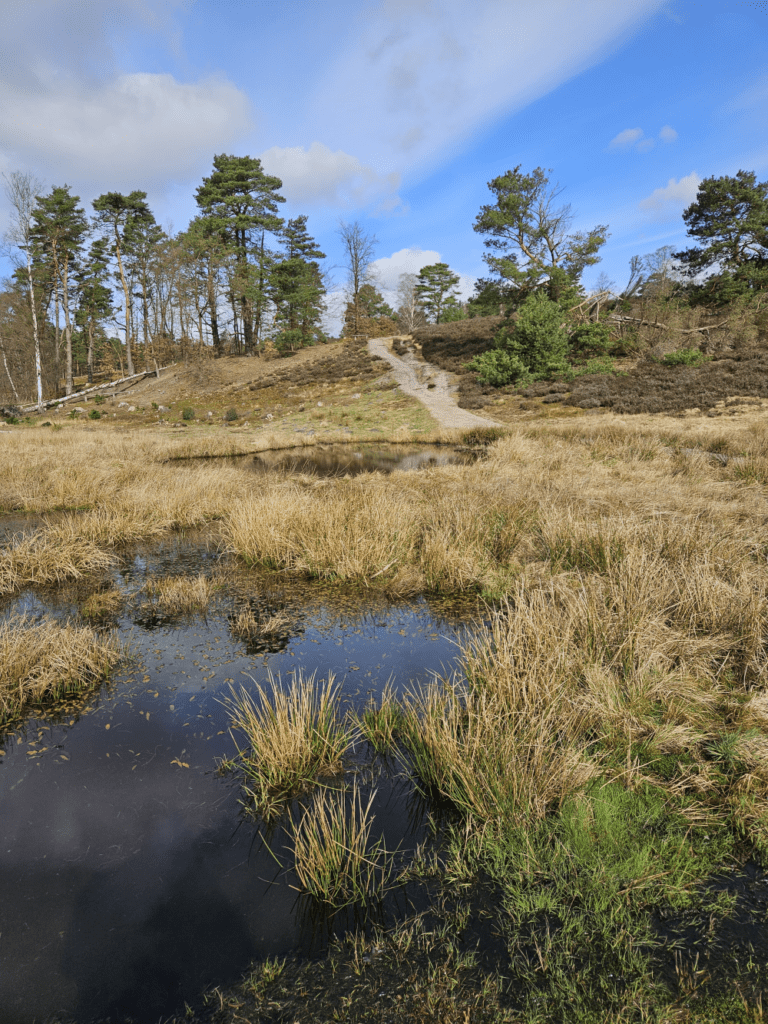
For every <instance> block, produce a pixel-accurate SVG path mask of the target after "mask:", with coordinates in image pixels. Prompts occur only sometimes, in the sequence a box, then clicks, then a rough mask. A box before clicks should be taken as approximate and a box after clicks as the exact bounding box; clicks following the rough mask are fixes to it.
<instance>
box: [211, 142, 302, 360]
mask: <svg viewBox="0 0 768 1024" xmlns="http://www.w3.org/2000/svg"><path fill="white" fill-rule="evenodd" d="M282 186H283V183H282V181H280V179H279V178H276V177H274V176H272V175H269V174H266V173H265V171H264V169H263V168H262V166H261V161H260V160H257V159H254V158H253V157H250V156H228V155H226V154H224V153H222V154H221V155H219V156H215V157H214V158H213V173H212V174H211V175H210V176H209V177H208V178H203V184H202V185H200V186H199V187H198V189H197V191H196V193H195V199H196V202H197V205H198V206H199V207H200V210H201V211H202V216H203V218H204V219H205V220H206V221H207V222H208V224H209V227H210V230H211V231H212V232H214V233H216V234H217V235H218V236H219V237H220V238H221V239H222V241H224V242H225V243H226V244H227V246H228V247H229V250H230V252H232V253H233V255H234V257H235V260H236V263H237V270H236V272H235V274H234V275H233V287H234V288H236V289H237V292H238V296H237V298H238V304H239V306H240V316H241V318H242V322H243V333H244V336H245V350H246V352H252V351H253V350H254V343H255V341H256V340H257V339H258V336H259V332H260V327H261V323H260V320H261V316H262V314H263V306H261V305H260V304H259V298H260V296H259V293H258V291H259V285H260V284H263V282H264V275H263V274H259V273H258V270H259V268H258V267H257V273H256V274H254V273H253V268H252V267H251V266H249V264H248V257H249V255H250V254H254V253H255V252H257V251H258V250H259V249H260V248H261V247H262V246H263V233H264V232H273V233H275V232H278V231H279V230H280V228H281V227H282V224H283V221H282V218H280V217H279V216H278V215H277V210H278V203H284V202H285V197H284V196H281V195H280V194H279V189H281V188H282ZM257 262H258V261H257ZM254 312H255V313H256V314H257V316H258V319H257V322H256V325H255V326H256V331H255V334H254Z"/></svg>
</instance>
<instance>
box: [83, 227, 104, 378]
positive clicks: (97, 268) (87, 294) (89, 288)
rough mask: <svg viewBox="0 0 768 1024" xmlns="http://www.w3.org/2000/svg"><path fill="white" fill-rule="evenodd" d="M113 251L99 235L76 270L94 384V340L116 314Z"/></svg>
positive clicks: (89, 369)
mask: <svg viewBox="0 0 768 1024" xmlns="http://www.w3.org/2000/svg"><path fill="white" fill-rule="evenodd" d="M109 264H110V253H109V248H108V245H107V242H106V240H105V239H103V238H97V239H96V240H95V241H94V242H93V243H92V244H91V248H90V250H89V252H88V257H87V259H86V260H84V261H83V262H82V263H81V265H80V266H79V267H78V269H77V270H76V272H75V279H76V281H77V288H78V291H79V293H80V303H79V305H78V308H77V312H76V314H75V322H76V323H77V325H78V327H79V328H80V330H81V332H82V333H83V334H86V332H87V338H88V356H87V362H88V383H89V384H92V383H93V340H94V330H95V328H96V326H97V325H98V324H100V323H101V322H102V321H103V320H106V319H107V318H108V317H110V316H112V289H111V288H110V287H109V285H108V284H107V282H108V280H109Z"/></svg>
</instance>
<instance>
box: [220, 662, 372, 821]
mask: <svg viewBox="0 0 768 1024" xmlns="http://www.w3.org/2000/svg"><path fill="white" fill-rule="evenodd" d="M269 687H270V688H269V690H268V691H267V690H266V689H265V688H264V687H262V686H260V685H259V684H256V686H255V692H254V693H249V692H248V690H246V689H245V688H244V687H243V688H241V690H240V692H239V693H237V692H236V691H235V690H234V688H233V689H232V695H231V697H230V698H228V699H227V701H226V702H225V706H226V707H227V710H228V711H229V713H230V718H231V722H232V728H233V729H237V730H239V731H240V732H242V733H243V734H244V735H245V738H246V740H247V743H248V748H247V749H246V750H241V751H239V757H238V760H237V763H238V765H239V767H240V768H241V770H242V771H243V773H244V774H245V776H246V777H247V779H248V780H249V782H248V784H247V785H246V786H244V791H245V793H246V795H247V797H248V798H249V800H250V801H251V804H252V808H253V810H254V811H255V813H257V814H263V815H265V816H269V815H271V814H274V813H275V812H276V811H279V810H280V809H282V807H283V806H284V803H285V801H286V800H287V799H288V798H290V797H291V796H293V795H294V794H295V793H297V792H299V791H300V790H301V789H302V788H304V787H305V786H307V785H308V784H309V783H311V782H313V781H314V780H315V779H317V777H318V776H320V775H330V774H333V773H335V772H337V771H338V770H339V768H340V767H341V758H342V757H343V755H344V754H345V753H346V751H347V750H348V749H349V747H350V746H351V744H352V741H353V738H354V730H353V729H352V727H351V726H350V725H348V724H345V723H343V722H342V721H341V720H340V718H339V716H338V712H337V700H338V693H339V686H338V684H335V683H334V681H333V676H332V675H331V676H329V677H328V680H327V681H326V682H325V683H322V684H316V682H315V677H314V675H312V676H310V677H309V678H308V679H305V678H304V677H303V676H301V674H295V675H294V676H293V678H292V680H291V684H290V686H289V687H287V688H284V687H283V686H282V685H281V683H280V681H279V680H275V679H273V678H272V677H271V676H270V679H269Z"/></svg>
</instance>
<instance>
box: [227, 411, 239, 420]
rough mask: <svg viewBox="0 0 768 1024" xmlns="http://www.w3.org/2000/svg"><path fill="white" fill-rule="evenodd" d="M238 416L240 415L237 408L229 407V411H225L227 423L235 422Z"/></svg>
mask: <svg viewBox="0 0 768 1024" xmlns="http://www.w3.org/2000/svg"><path fill="white" fill-rule="evenodd" d="M238 418H239V417H238V412H237V409H227V411H226V412H225V413H224V419H225V421H226V422H227V423H234V422H235V420H236V419H238Z"/></svg>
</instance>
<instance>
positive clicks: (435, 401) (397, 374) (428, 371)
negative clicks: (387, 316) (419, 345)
mask: <svg viewBox="0 0 768 1024" xmlns="http://www.w3.org/2000/svg"><path fill="white" fill-rule="evenodd" d="M391 344H392V338H371V339H370V341H369V342H368V351H369V352H370V354H371V355H372V356H378V357H379V358H380V359H385V360H386V361H387V362H388V363H389V365H390V366H391V367H392V375H393V377H394V379H395V380H396V381H397V383H398V385H399V386H400V389H401V391H403V392H404V393H405V394H406V395H410V396H411V397H412V398H417V399H418V400H419V401H420V402H421V403H422V404H423V405H424V406H425V407H426V409H427V411H428V412H429V414H430V415H431V416H433V417H434V418H435V419H436V420H437V422H438V423H439V424H440V426H441V427H448V428H450V427H457V428H459V429H464V428H465V427H495V426H498V424H497V422H496V421H495V420H492V419H489V418H488V417H486V416H477V415H475V413H473V412H468V411H467V410H466V409H460V408H459V407H458V405H457V404H456V400H455V398H454V395H455V392H456V391H457V389H458V388H457V385H456V384H454V383H452V381H451V374H449V373H446V372H445V371H444V370H439V369H438V368H437V367H436V366H433V365H432V364H431V363H426V362H424V360H423V359H419V358H418V357H417V356H416V355H415V353H414V352H413V351H412V350H409V351H408V352H406V353H405V355H404V356H403V357H402V358H401V357H400V356H396V355H395V354H394V353H393V352H392V351H391V350H390V346H391Z"/></svg>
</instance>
